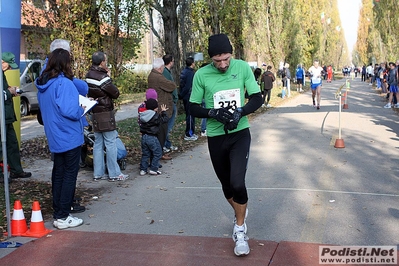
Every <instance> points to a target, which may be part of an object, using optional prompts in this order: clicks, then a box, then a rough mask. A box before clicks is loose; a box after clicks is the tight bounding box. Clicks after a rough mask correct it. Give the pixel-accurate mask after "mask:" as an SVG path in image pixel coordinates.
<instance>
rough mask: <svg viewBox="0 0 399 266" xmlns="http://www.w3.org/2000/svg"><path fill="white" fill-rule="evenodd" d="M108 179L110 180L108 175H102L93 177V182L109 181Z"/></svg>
mask: <svg viewBox="0 0 399 266" xmlns="http://www.w3.org/2000/svg"><path fill="white" fill-rule="evenodd" d="M107 178H108V175H107V174H105V175H101V176H94V177H93V180H94V181H98V180H101V179H107Z"/></svg>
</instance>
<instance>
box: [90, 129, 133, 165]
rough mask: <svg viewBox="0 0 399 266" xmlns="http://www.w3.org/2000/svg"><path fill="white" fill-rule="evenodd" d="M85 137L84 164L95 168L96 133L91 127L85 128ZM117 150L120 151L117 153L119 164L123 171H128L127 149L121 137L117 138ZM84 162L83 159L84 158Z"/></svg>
mask: <svg viewBox="0 0 399 266" xmlns="http://www.w3.org/2000/svg"><path fill="white" fill-rule="evenodd" d="M83 135H84V140H85V143H84V146H85V147H84V149H83V151H82V157H84V162H85V163H86V165H88V166H90V167H93V146H94V140H95V138H94V132H93V131H92V130H91V126H89V127H88V128H84V131H83ZM116 148H117V150H118V153H117V157H116V158H117V162H118V165H119V167H120V169H121V170H125V169H126V156H127V151H126V147H125V145H124V144H123V142H122V140H121V139H120V138H119V137H116ZM104 153H105V156H106V155H107V152H106V150H105V151H104ZM82 160H83V158H82Z"/></svg>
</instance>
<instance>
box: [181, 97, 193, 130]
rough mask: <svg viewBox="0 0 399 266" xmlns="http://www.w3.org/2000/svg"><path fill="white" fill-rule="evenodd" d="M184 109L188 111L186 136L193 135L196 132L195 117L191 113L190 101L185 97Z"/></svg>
mask: <svg viewBox="0 0 399 266" xmlns="http://www.w3.org/2000/svg"><path fill="white" fill-rule="evenodd" d="M183 104H184V110H185V111H186V136H188V137H191V136H192V135H193V134H194V133H195V118H194V116H192V115H191V114H190V102H189V101H188V99H183Z"/></svg>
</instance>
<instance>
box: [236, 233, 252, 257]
mask: <svg viewBox="0 0 399 266" xmlns="http://www.w3.org/2000/svg"><path fill="white" fill-rule="evenodd" d="M233 240H234V242H236V246H235V247H234V254H236V256H245V255H248V254H249V251H250V249H249V245H248V240H249V238H248V236H247V235H246V234H245V233H244V232H241V231H238V232H234V234H233Z"/></svg>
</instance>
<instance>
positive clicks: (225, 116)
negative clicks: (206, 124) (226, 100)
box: [208, 108, 233, 125]
mask: <svg viewBox="0 0 399 266" xmlns="http://www.w3.org/2000/svg"><path fill="white" fill-rule="evenodd" d="M208 116H209V117H211V118H214V119H216V120H217V121H219V122H220V123H222V124H224V125H225V124H226V123H227V122H229V121H230V120H232V119H233V114H232V113H231V112H230V111H229V110H228V109H227V108H218V109H214V108H212V109H211V110H209V112H208Z"/></svg>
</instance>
